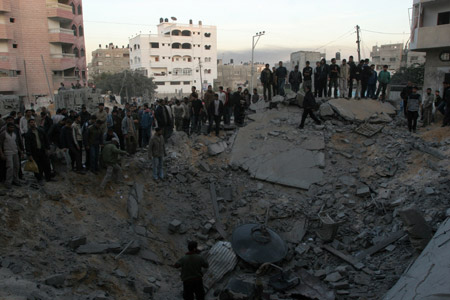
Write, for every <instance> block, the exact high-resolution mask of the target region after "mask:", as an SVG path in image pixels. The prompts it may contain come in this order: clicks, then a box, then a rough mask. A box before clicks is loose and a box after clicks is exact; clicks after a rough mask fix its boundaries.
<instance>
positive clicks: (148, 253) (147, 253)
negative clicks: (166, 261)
mask: <svg viewBox="0 0 450 300" xmlns="http://www.w3.org/2000/svg"><path fill="white" fill-rule="evenodd" d="M139 257H140V258H142V259H144V260H147V261H149V262H152V263H154V264H156V265H161V264H162V261H161V259H160V258H159V256H158V255H157V254H156V253H155V252H153V251H152V250H150V249H144V250H141V251H139Z"/></svg>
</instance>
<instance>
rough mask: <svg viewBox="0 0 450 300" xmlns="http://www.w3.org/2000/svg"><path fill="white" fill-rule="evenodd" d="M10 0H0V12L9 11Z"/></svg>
mask: <svg viewBox="0 0 450 300" xmlns="http://www.w3.org/2000/svg"><path fill="white" fill-rule="evenodd" d="M10 1H11V0H0V12H10V11H11V2H10Z"/></svg>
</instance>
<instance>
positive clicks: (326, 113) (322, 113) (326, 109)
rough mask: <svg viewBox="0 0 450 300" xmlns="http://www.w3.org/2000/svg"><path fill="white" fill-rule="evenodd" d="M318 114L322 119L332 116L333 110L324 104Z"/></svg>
mask: <svg viewBox="0 0 450 300" xmlns="http://www.w3.org/2000/svg"><path fill="white" fill-rule="evenodd" d="M319 114H320V116H321V117H322V118H326V117H332V116H334V110H333V108H332V107H331V105H330V104H328V103H324V104H322V105H321V106H320V108H319Z"/></svg>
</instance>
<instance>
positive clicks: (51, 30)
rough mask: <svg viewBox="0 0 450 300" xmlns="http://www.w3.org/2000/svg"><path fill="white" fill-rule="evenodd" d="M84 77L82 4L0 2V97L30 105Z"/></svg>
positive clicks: (73, 1) (68, 1) (67, 1)
mask: <svg viewBox="0 0 450 300" xmlns="http://www.w3.org/2000/svg"><path fill="white" fill-rule="evenodd" d="M86 76H87V74H86V49H85V44H84V25H83V6H82V0H32V1H30V0H0V94H9V95H11V94H14V95H18V96H20V97H22V98H23V99H24V100H25V102H26V103H27V102H28V100H29V99H31V100H34V99H35V97H36V96H42V95H50V93H54V92H55V91H56V90H57V89H58V87H59V85H60V83H61V82H63V83H64V84H65V86H66V88H70V86H71V83H76V81H77V80H80V83H81V84H82V85H83V83H84V81H85V80H86Z"/></svg>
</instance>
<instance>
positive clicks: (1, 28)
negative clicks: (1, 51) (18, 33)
mask: <svg viewBox="0 0 450 300" xmlns="http://www.w3.org/2000/svg"><path fill="white" fill-rule="evenodd" d="M10 39H12V30H11V25H9V24H0V40H10Z"/></svg>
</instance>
